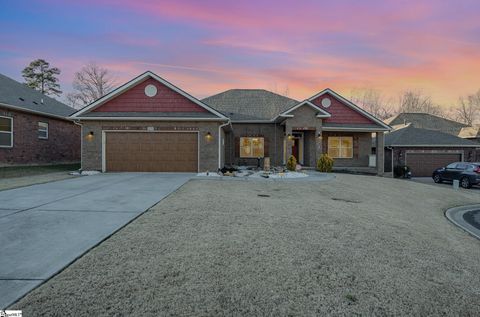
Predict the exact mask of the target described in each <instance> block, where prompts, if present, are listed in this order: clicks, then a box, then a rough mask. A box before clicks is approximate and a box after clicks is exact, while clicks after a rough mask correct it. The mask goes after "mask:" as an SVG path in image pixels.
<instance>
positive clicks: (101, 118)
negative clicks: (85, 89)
mask: <svg viewBox="0 0 480 317" xmlns="http://www.w3.org/2000/svg"><path fill="white" fill-rule="evenodd" d="M69 119H71V120H82V121H88V120H94V121H228V120H229V119H224V118H201V117H200V118H195V117H190V118H187V117H69Z"/></svg>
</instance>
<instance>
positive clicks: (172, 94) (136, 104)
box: [92, 78, 208, 112]
mask: <svg viewBox="0 0 480 317" xmlns="http://www.w3.org/2000/svg"><path fill="white" fill-rule="evenodd" d="M149 84H152V85H155V87H157V94H156V95H155V96H153V97H148V96H146V95H145V86H147V85H149ZM92 112H208V111H207V110H206V109H205V108H202V107H200V106H199V105H197V104H195V103H194V102H192V101H190V100H189V99H188V98H186V97H185V96H182V95H181V94H179V93H177V92H176V91H173V90H172V89H170V88H168V87H167V86H165V85H163V84H162V83H160V82H158V81H156V80H155V79H153V78H148V79H147V80H145V81H143V82H141V83H140V84H138V85H136V86H134V87H132V88H130V89H129V90H127V91H125V92H123V93H122V94H121V95H119V96H117V97H115V98H113V99H111V100H109V101H107V102H106V103H104V104H103V105H101V106H100V107H98V108H96V109H95V110H93V111H92Z"/></svg>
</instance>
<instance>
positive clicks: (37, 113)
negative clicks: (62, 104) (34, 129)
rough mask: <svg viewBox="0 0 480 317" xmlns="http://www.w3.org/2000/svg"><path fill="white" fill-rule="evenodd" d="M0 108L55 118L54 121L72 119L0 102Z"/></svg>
mask: <svg viewBox="0 0 480 317" xmlns="http://www.w3.org/2000/svg"><path fill="white" fill-rule="evenodd" d="M0 107H5V108H10V109H13V110H15V111H20V112H27V113H32V114H36V115H41V116H44V117H50V118H55V119H60V120H65V121H72V119H70V116H60V115H56V114H51V113H47V112H42V111H35V110H31V109H27V108H23V107H19V106H14V105H10V104H6V103H2V102H0Z"/></svg>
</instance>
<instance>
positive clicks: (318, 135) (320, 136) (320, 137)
mask: <svg viewBox="0 0 480 317" xmlns="http://www.w3.org/2000/svg"><path fill="white" fill-rule="evenodd" d="M317 138H318V139H319V140H321V139H322V132H318V133H317Z"/></svg>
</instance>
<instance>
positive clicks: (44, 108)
mask: <svg viewBox="0 0 480 317" xmlns="http://www.w3.org/2000/svg"><path fill="white" fill-rule="evenodd" d="M73 112H75V109H73V108H70V107H68V106H67V105H65V104H63V103H61V102H59V101H57V100H55V99H53V98H50V97H47V96H45V95H43V94H41V93H40V92H38V91H36V90H33V89H31V88H29V87H27V86H25V85H23V84H21V83H19V82H17V81H15V80H13V79H11V78H8V77H6V76H4V75H2V74H0V166H12V165H39V164H41V165H43V164H57V163H77V162H79V161H80V127H79V126H77V125H75V124H74V123H73V122H72V120H70V119H68V118H67V117H68V116H69V115H70V114H72V113H73Z"/></svg>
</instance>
